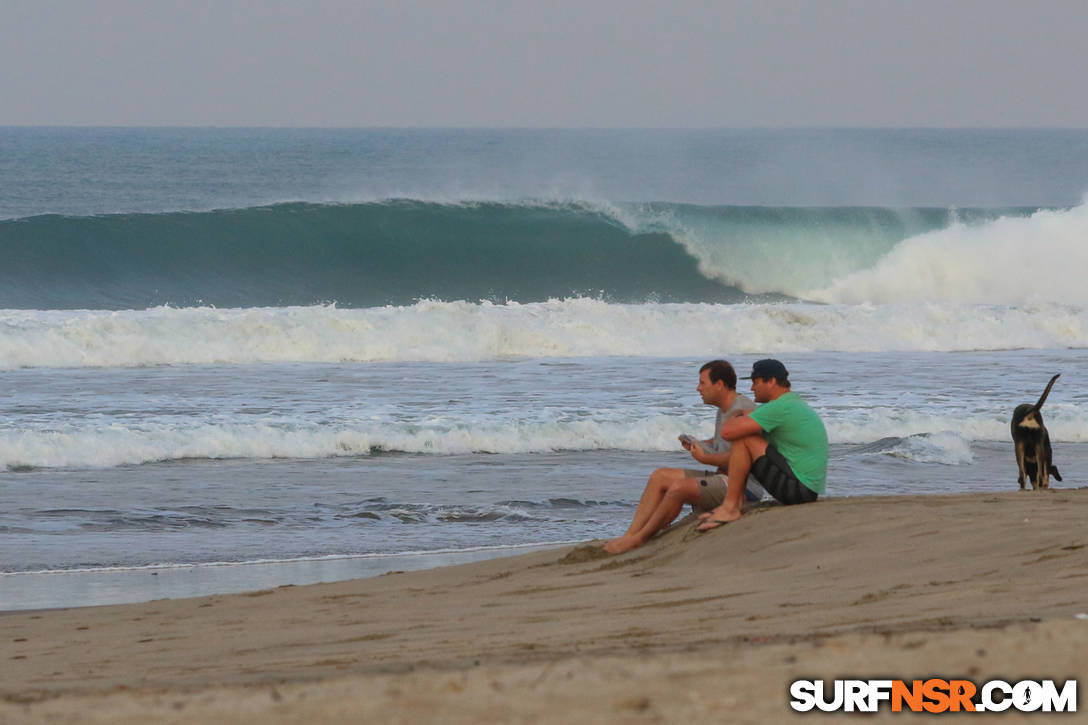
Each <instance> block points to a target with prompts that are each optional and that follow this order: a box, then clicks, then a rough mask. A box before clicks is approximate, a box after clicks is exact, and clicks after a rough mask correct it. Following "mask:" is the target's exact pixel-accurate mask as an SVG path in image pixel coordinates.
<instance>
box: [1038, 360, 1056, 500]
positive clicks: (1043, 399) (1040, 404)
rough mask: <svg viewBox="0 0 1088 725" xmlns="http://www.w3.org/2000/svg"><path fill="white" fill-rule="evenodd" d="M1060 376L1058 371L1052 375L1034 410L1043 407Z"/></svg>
mask: <svg viewBox="0 0 1088 725" xmlns="http://www.w3.org/2000/svg"><path fill="white" fill-rule="evenodd" d="M1061 376H1062V374H1061V373H1058V374H1057V375H1055V376H1054V377H1052V378H1051V379H1050V382H1049V383H1047V384H1046V390H1044V391H1043V394H1042V396H1041V397H1040V398H1039V402H1038V403H1036V404H1035V406H1034V410H1039V408H1042V407H1043V403H1045V402H1046V396H1048V395H1050V389H1051V388H1053V387H1054V381H1055V380H1057V379H1058V378H1060V377H1061ZM1058 480H1059V481H1060V480H1061V479H1060V478H1059V479H1058Z"/></svg>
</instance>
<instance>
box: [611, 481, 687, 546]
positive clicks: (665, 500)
mask: <svg viewBox="0 0 1088 725" xmlns="http://www.w3.org/2000/svg"><path fill="white" fill-rule="evenodd" d="M698 500H699V481H698V480H697V479H694V478H681V479H680V480H678V481H674V482H673V484H672V485H670V486H669V488H668V489H667V490H666V491H665V494H664V495H663V496H662V497H661V500H660V502H659V503H658V505H657V506H656V507H655V508H654V509H653V511H651V512H650V514H649V516H648V517H646V520H645V521H644V522H643V524H642V526H641V527H640V528H638V529H637V530H635V531H628V532H627V533H626V534H624V535H623V536H621V537H619V538H618V539H612V541H609V542H608V543H607V544H605V545H604V550H605V551H607V552H609V553H612V554H619V553H621V552H624V551H630V550H631V549H637V548H638V547H640V546H642V545H643V544H645V543H646V542H647V541H649V540H650V537H651V536H653V535H654V534H656V533H657V532H658V531H660V530H661V529H663V528H665V527H666V526H668V525H669V524H671V523H672V522H673V521H674V520H675V519H676V517H677V516H679V515H680V512H681V511H683V510H684V504H685V503H696V502H698Z"/></svg>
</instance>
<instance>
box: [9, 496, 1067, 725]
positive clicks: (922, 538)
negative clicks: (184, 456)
mask: <svg viewBox="0 0 1088 725" xmlns="http://www.w3.org/2000/svg"><path fill="white" fill-rule="evenodd" d="M617 533H619V532H617ZM1086 545H1088V489H1077V490H1069V489H1066V490H1052V491H1045V492H1018V491H1016V492H1009V493H1001V494H970V495H962V494H960V495H948V496H936V497H921V496H918V497H866V498H852V499H830V500H825V501H821V502H819V503H816V504H812V505H807V506H797V507H792V508H784V507H778V506H768V507H763V508H760V509H757V510H755V511H753V512H752V513H750V514H748V515H746V516H745V517H744V518H743V519H742V520H741V521H739V522H736V523H733V524H730V525H728V526H726V527H723V528H722V529H719V530H716V531H713V532H710V533H707V534H698V533H696V532H695V531H694V529H693V523H692V522H691V521H690V520H686V521H683V522H680V523H679V524H677V525H676V526H674V527H673V528H672V529H670V530H669V531H668V532H666V533H664V534H663V535H661V536H659V537H658V538H656V539H654V540H653V541H651V542H649V543H648V544H647V545H646V546H644V547H643V548H641V549H638V550H636V551H633V552H629V553H626V554H622V555H619V556H605V555H602V553H601V552H599V550H598V548H597V547H595V546H593V545H589V544H587V545H582V546H578V547H573V548H570V547H568V548H566V549H562V550H554V551H542V552H535V553H531V554H526V555H522V556H517V557H511V558H505V559H493V560H489V561H485V562H478V563H473V564H466V565H462V566H455V567H447V568H443V569H434V570H428V571H419V572H411V573H401V574H389V575H385V576H380V577H376V578H372V579H360V580H354V581H346V582H339V583H335V584H319V585H314V586H306V587H283V588H279V589H274V590H269V591H262V592H253V593H249V594H238V595H228V596H212V597H201V598H195V599H177V600H160V601H155V602H148V603H144V604H135V605H118V606H109V607H93V608H80V609H68V610H50V611H40V612H21V613H11V614H7V615H4V616H0V642H2V643H3V647H2V649H0V653H2V654H0V662H2V664H0V668H2V669H0V674H2V677H0V723H3V724H5V725H6V724H7V723H22V722H79V723H147V722H176V723H214V722H231V723H261V724H262V725H274V724H276V723H295V722H298V723H303V722H305V723H310V722H322V723H325V722H333V723H339V722H343V723H348V722H351V723H355V722H364V721H365V722H391V723H399V722H404V723H409V722H420V721H423V722H428V721H442V722H454V723H460V722H464V723H476V722H601V723H606V722H607V723H613V722H631V723H641V722H689V721H692V720H693V719H694V718H700V719H702V720H704V721H709V722H733V723H744V722H776V721H779V720H783V719H788V718H790V717H791V715H793V713H792V712H791V711H790V709H789V704H788V701H789V696H788V688H789V683H790V682H791V681H792V680H794V679H797V678H807V679H816V678H824V679H835V678H847V677H858V678H866V679H867V678H878V677H889V678H903V679H913V678H925V677H927V676H941V675H943V676H945V677H957V678H965V679H971V680H973V681H975V682H983V681H985V680H989V679H992V678H1001V679H1006V680H1009V681H1015V680H1019V679H1033V680H1040V679H1057V680H1065V679H1069V678H1073V677H1080V678H1081V680H1082V682H1081V685H1082V686H1083V685H1084V684H1085V682H1084V675H1085V674H1088V619H1086V618H1078V617H1077V615H1078V614H1086V613H1088V546H1086ZM1082 694H1083V693H1082ZM1081 699H1082V700H1083V699H1084V697H1083V696H1082V697H1081ZM1080 710H1081V712H1080V713H1078V714H1076V715H1072V716H1070V715H1054V716H1047V715H1040V714H1036V715H1031V716H1020V715H1014V716H1013V720H1009V719H1008V718H1006V721H1010V722H1011V721H1015V719H1016V718H1017V717H1026V718H1028V719H1029V720H1030V721H1031V722H1037V721H1044V720H1048V719H1050V718H1051V717H1054V718H1059V717H1060V718H1061V719H1062V721H1063V722H1074V721H1078V720H1083V719H1084V718H1085V715H1084V714H1083V713H1085V712H1088V704H1086V705H1084V706H1082V707H1081V708H1080ZM801 717H805V716H801ZM808 717H816V718H817V720H822V721H827V720H828V718H827V717H826V716H825V717H820V716H812V715H809V716H808ZM841 717H845V716H841ZM903 717H908V719H909V716H905V715H902V714H891V713H888V712H883V713H881V714H880V715H878V716H877V719H881V720H882V719H888V718H893V719H894V718H899V719H901V718H903ZM833 719H837V718H833Z"/></svg>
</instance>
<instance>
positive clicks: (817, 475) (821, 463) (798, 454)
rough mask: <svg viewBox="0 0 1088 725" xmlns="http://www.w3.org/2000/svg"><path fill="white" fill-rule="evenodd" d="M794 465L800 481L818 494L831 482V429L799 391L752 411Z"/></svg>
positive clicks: (754, 417) (765, 431)
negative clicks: (829, 456)
mask: <svg viewBox="0 0 1088 725" xmlns="http://www.w3.org/2000/svg"><path fill="white" fill-rule="evenodd" d="M748 415H749V417H751V419H752V420H754V421H755V422H756V423H759V427H760V428H762V429H763V432H764V433H766V435H767V442H768V443H773V444H774V447H775V448H777V449H778V452H779V453H781V454H782V456H783V458H785V459H786V461H787V462H788V463H789V464H790V468H792V469H793V473H794V475H796V476H797V480H798V481H800V482H801V483H803V484H805V485H806V486H808V487H809V488H810V489H812V490H813V491H815V492H816V493H818V494H821V495H822V494H823V492H824V488H825V487H826V485H827V430H826V429H825V428H824V423H823V421H822V420H820V416H819V415H817V414H816V411H815V410H813V409H812V408H810V407H809V406H808V403H806V402H805V401H803V400H801V396H799V395H798V394H797V393H784V394H782V395H780V396H779V397H778V398H776V399H775V400H772V401H770V402H768V403H764V404H763V405H761V406H759V407H758V408H756V409H755V410H753V411H752V412H751V413H749V414H748Z"/></svg>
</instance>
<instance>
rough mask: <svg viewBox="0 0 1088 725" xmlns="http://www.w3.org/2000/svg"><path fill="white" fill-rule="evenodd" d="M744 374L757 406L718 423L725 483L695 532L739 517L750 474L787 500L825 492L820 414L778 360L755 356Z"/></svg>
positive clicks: (811, 497)
mask: <svg viewBox="0 0 1088 725" xmlns="http://www.w3.org/2000/svg"><path fill="white" fill-rule="evenodd" d="M749 379H750V380H751V381H752V397H753V398H754V399H755V401H756V402H757V403H762V405H760V406H759V407H758V408H756V409H755V410H753V411H752V412H751V413H749V414H747V415H742V416H739V417H735V418H730V419H729V420H727V421H725V423H724V424H723V425H722V430H721V435H722V438H724V439H725V440H727V441H730V442H732V444H733V449H732V453H731V455H730V456H729V467H728V473H729V477H728V481H729V482H728V488H727V491H726V494H725V501H723V502H722V504H721V505H720V506H718V507H717V508H715V509H714V510H713V511H709V512H707V513H705V514H703V515H702V516H700V518H701V519H703V523H702V524H700V525H699V527H698V530H699V531H710V530H711V529H716V528H718V527H719V526H722V525H724V524H727V523H729V522H730V521H736V520H737V519H739V518H740V516H741V505H742V504H743V503H744V485H745V480H746V479H747V478H748V474H749V473H751V474H752V475H753V476H754V477H755V478H756V479H757V480H758V481H759V482H760V483H761V484H763V487H764V488H765V489H766V490H767V492H768V493H769V494H771V495H772V496H774V497H775V498H776V499H777V500H778V501H779V502H781V503H783V504H786V505H792V504H798V503H809V502H811V501H815V500H816V498H817V497H818V496H819V495H820V494H822V493H823V492H824V487H825V485H826V482H827V430H826V429H825V428H824V424H823V421H821V420H820V416H819V415H817V414H816V411H814V410H813V409H812V408H810V407H809V406H808V404H807V403H805V401H803V400H801V398H800V396H798V395H797V393H794V392H792V391H791V390H790V380H789V371H788V370H786V366H785V365H783V364H782V363H781V362H779V361H778V360H770V359H768V360H758V361H756V363H755V364H754V365H752V374H751V376H749Z"/></svg>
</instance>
